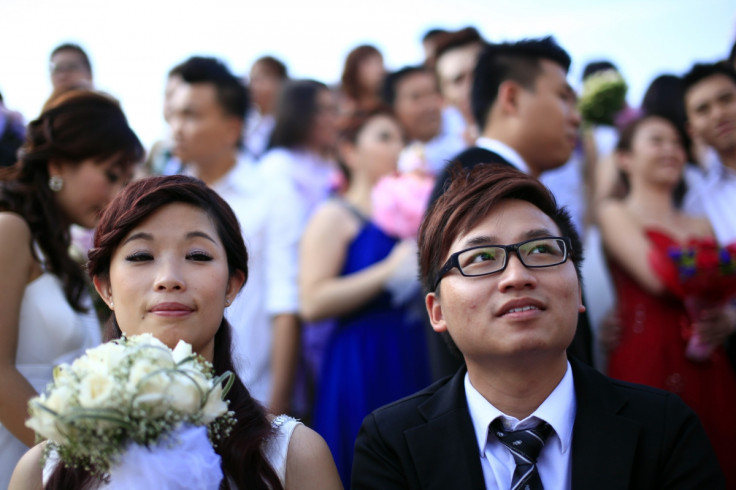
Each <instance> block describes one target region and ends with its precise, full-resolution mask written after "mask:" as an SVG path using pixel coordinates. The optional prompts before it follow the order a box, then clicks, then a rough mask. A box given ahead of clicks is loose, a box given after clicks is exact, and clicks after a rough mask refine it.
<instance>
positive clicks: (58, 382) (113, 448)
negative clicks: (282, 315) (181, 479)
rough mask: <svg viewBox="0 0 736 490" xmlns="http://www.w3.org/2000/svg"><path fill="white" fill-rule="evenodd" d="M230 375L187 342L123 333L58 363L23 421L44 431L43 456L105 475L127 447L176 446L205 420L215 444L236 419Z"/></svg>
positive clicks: (97, 474)
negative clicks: (230, 407) (168, 343)
mask: <svg viewBox="0 0 736 490" xmlns="http://www.w3.org/2000/svg"><path fill="white" fill-rule="evenodd" d="M233 381H234V377H233V374H232V373H230V372H227V373H225V374H223V375H221V376H218V377H215V376H214V375H213V368H212V365H211V364H210V363H209V362H207V361H206V360H205V359H204V358H202V357H201V356H199V355H196V354H193V353H192V346H191V345H189V344H187V343H186V342H183V341H179V343H178V344H177V345H176V347H175V348H174V349H173V350H171V349H169V348H168V347H167V346H166V345H165V344H163V343H162V342H161V341H160V340H158V339H156V338H155V337H153V336H152V335H151V334H143V335H136V336H132V337H122V338H120V339H116V340H113V341H111V342H108V343H105V344H102V345H100V346H98V347H95V348H93V349H88V350H87V352H86V353H85V355H83V356H82V357H79V358H78V359H76V360H75V361H74V362H73V363H72V364H71V365H69V364H61V365H60V366H57V367H56V368H55V369H54V379H53V381H52V382H51V383H50V384H49V386H48V387H47V390H46V393H45V394H42V395H40V396H37V397H35V398H33V399H31V400H30V402H29V411H30V414H31V417H30V419H28V420H27V421H26V426H28V427H29V428H31V429H33V430H34V431H35V432H36V434H37V436H38V437H40V438H45V439H48V444H47V445H46V449H45V453H44V455H45V457H48V456H49V455H50V454H53V457H54V458H55V459H56V458H58V459H59V460H60V462H61V464H64V465H66V466H69V467H75V468H83V469H85V470H88V471H90V472H91V473H92V474H93V475H94V476H96V477H99V478H102V479H109V475H110V472H111V468H112V469H114V467H115V465H116V464H118V463H119V461H120V460H121V459H123V457H124V455H125V453H126V452H127V451H128V450H130V449H131V448H133V447H136V446H140V447H147V448H155V447H160V446H161V445H162V444H165V445H167V446H169V447H171V446H176V445H177V434H180V433H181V431H182V429H183V428H187V427H194V428H196V427H200V426H201V427H203V428H206V430H207V434H208V436H209V440H210V443H211V444H212V445H213V446H216V444H217V442H218V441H220V440H222V439H223V438H225V437H227V436H228V435H229V433H230V431H231V429H232V426H233V425H234V423H235V418H234V414H233V412H231V411H229V410H228V402H227V401H226V400H224V397H225V395H226V394H227V392H228V390H229V389H230V387H231V386H232V383H233ZM223 384H224V386H223ZM218 467H219V465H218ZM218 469H219V468H218ZM113 473H114V472H113Z"/></svg>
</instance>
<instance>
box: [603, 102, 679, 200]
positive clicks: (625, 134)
mask: <svg viewBox="0 0 736 490" xmlns="http://www.w3.org/2000/svg"><path fill="white" fill-rule="evenodd" d="M652 118H654V119H660V120H663V121H666V122H668V123H669V124H671V125H672V127H673V128H674V129H675V131H676V132H677V134H678V136H680V138H682V135H681V133H680V131H679V130H678V128H677V125H676V124H675V123H674V122H672V121H671V120H670V119H669V118H667V117H665V116H662V115H660V114H647V113H644V115H642V116H640V117H638V118H636V119H634V120H633V121H632V122H631V123H629V124H628V125H627V126H625V127H624V129H622V130H621V134H620V135H619V138H618V143H617V144H616V151H617V152H623V153H629V152H631V148H632V145H633V143H634V136H636V133H637V131H638V130H639V128H640V127H641V126H642V124H644V123H645V122H646V121H648V120H650V119H652ZM680 144H681V145H683V150H686V148H685V146H684V143H683V142H682V140H681V141H680ZM685 153H686V154H687V151H685ZM618 178H619V187H620V188H621V191H620V192H618V194H619V195H617V196H615V197H624V196H626V195H627V194H628V193H629V191H630V190H631V183H630V182H629V177H628V176H627V175H626V174H625V173H624V172H623V171H621V170H619V172H618ZM686 192H687V186H686V184H685V179H684V177H683V178H681V179H680V182H679V183H678V184H677V186H676V187H675V189H674V191H673V194H672V200H673V202H674V204H675V206H676V207H678V208H679V207H680V206H681V205H682V201H683V199H684V198H685V193H686Z"/></svg>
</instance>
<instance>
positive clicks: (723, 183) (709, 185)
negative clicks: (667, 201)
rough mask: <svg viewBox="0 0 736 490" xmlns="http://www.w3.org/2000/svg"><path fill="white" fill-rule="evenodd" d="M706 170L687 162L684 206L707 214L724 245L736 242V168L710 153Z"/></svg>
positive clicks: (703, 214) (687, 210)
mask: <svg viewBox="0 0 736 490" xmlns="http://www.w3.org/2000/svg"><path fill="white" fill-rule="evenodd" d="M706 163H707V165H706V166H707V168H708V170H707V172H703V171H702V170H700V169H698V168H694V167H691V166H688V167H687V169H686V171H685V178H686V181H687V185H688V192H687V195H686V196H685V202H684V203H683V207H684V209H685V211H686V212H688V213H689V214H692V215H695V216H707V217H708V219H709V220H710V224H711V226H713V230H714V231H715V233H716V238H717V239H718V242H719V243H720V244H722V245H726V244H729V243H734V242H736V170H734V169H732V168H729V167H726V166H725V165H723V164H722V163H721V161H720V159H719V158H718V155H717V154H716V153H715V152H713V153H712V154H709V157H708V161H707V162H706Z"/></svg>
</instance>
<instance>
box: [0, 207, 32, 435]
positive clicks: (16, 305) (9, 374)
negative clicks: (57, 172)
mask: <svg viewBox="0 0 736 490" xmlns="http://www.w3.org/2000/svg"><path fill="white" fill-rule="evenodd" d="M29 243H31V230H30V229H29V228H28V225H27V224H26V222H25V221H24V220H23V218H21V217H20V216H18V215H17V214H13V213H5V212H3V213H0V270H2V271H3V273H2V275H0V386H1V387H2V391H3V393H4V395H3V396H2V397H0V421H2V424H3V426H5V427H6V428H7V429H8V430H9V431H10V432H11V433H12V434H13V435H14V436H15V437H17V438H18V439H19V440H20V441H21V442H23V443H24V444H26V445H28V446H31V445H33V443H34V441H35V436H34V433H33V431H32V430H30V429H28V428H27V427H26V426H25V425H24V422H25V419H26V418H27V417H28V400H30V399H31V398H32V397H34V396H36V394H37V393H36V390H34V389H33V387H32V386H31V384H30V383H29V382H28V381H27V380H26V378H25V377H24V376H23V375H22V374H21V373H20V372H19V371H18V369H17V368H16V367H15V353H16V350H17V347H18V321H19V316H20V305H21V300H22V298H23V293H24V291H25V288H26V286H27V285H28V284H29V283H30V282H31V281H33V280H34V279H36V278H38V277H39V276H40V275H41V273H42V270H41V265H40V264H39V263H38V262H37V261H36V260H35V259H34V258H33V256H32V254H31V249H30V247H29V246H28V244H29Z"/></svg>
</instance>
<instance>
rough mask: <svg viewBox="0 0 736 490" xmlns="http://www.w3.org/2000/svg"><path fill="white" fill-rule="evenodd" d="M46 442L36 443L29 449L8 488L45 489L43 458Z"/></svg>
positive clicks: (23, 489)
mask: <svg viewBox="0 0 736 490" xmlns="http://www.w3.org/2000/svg"><path fill="white" fill-rule="evenodd" d="M44 446H45V443H41V444H36V445H35V446H33V447H32V448H31V449H29V450H28V451H27V452H26V453H25V454H24V455H23V457H22V458H20V461H18V464H17V465H16V467H15V471H13V476H12V477H11V478H10V485H9V486H8V490H41V489H43V468H42V464H41V459H42V456H43V448H44Z"/></svg>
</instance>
